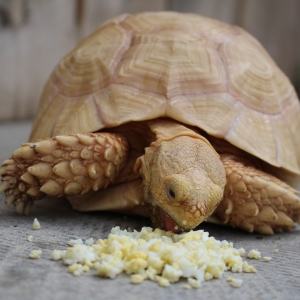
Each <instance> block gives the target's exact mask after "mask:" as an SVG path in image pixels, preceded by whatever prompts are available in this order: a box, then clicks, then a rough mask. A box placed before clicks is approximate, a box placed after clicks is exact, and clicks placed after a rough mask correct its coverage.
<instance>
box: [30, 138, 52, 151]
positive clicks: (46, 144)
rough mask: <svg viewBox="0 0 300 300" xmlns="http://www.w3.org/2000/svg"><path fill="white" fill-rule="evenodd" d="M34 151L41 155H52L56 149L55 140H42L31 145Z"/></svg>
mask: <svg viewBox="0 0 300 300" xmlns="http://www.w3.org/2000/svg"><path fill="white" fill-rule="evenodd" d="M33 147H34V149H35V151H37V152H39V153H41V154H52V152H53V151H54V150H55V149H56V148H57V141H55V140H50V139H49V140H43V141H40V142H37V143H35V144H34V145H33Z"/></svg>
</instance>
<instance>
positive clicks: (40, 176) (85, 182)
mask: <svg viewBox="0 0 300 300" xmlns="http://www.w3.org/2000/svg"><path fill="white" fill-rule="evenodd" d="M127 157H128V144H127V140H126V138H125V137H123V136H122V135H119V134H112V133H86V134H77V135H69V136H56V137H53V138H50V139H44V140H39V141H38V142H36V143H26V144H23V145H22V147H21V148H19V149H17V150H16V151H15V152H14V153H13V154H12V157H11V159H8V160H6V161H4V162H3V164H2V167H1V168H0V175H2V183H1V184H0V193H1V192H3V191H5V193H6V204H7V205H8V206H9V205H10V204H12V203H13V204H14V205H15V209H16V211H17V212H18V213H20V214H22V213H25V214H27V213H29V210H30V207H31V206H32V204H33V202H34V201H35V200H38V199H41V198H43V197H45V196H50V197H62V196H65V195H66V196H71V195H79V194H85V193H87V192H89V191H91V190H93V191H97V190H98V189H101V188H106V187H107V186H108V185H110V184H111V183H113V182H114V180H115V179H116V178H117V176H118V175H119V174H120V172H121V171H122V169H123V168H124V166H125V164H126V161H127Z"/></svg>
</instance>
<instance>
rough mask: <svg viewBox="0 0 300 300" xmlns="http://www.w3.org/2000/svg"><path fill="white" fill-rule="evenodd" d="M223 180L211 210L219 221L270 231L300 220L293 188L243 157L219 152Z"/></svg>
mask: <svg viewBox="0 0 300 300" xmlns="http://www.w3.org/2000/svg"><path fill="white" fill-rule="evenodd" d="M221 160H222V162H223V164H224V167H225V170H226V177H227V184H226V186H225V190H224V198H223V200H222V201H221V203H220V205H219V206H218V208H217V209H216V211H215V216H217V217H218V218H219V219H220V220H221V221H222V222H223V223H228V224H229V225H231V226H233V227H238V228H241V229H243V230H246V231H248V232H258V233H261V234H273V233H274V232H282V231H289V230H291V229H292V228H293V227H294V226H295V224H294V222H299V221H300V199H299V197H298V196H297V193H298V192H297V191H296V190H295V189H293V188H292V187H290V186H289V185H287V184H286V183H284V182H283V181H281V180H279V179H277V178H276V177H274V176H272V175H270V174H268V173H265V172H263V171H261V170H258V169H257V168H255V167H254V166H253V165H251V163H249V162H248V161H247V160H246V159H244V158H242V157H238V156H234V155H227V154H222V155H221Z"/></svg>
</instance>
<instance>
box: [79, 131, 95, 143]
mask: <svg viewBox="0 0 300 300" xmlns="http://www.w3.org/2000/svg"><path fill="white" fill-rule="evenodd" d="M76 136H77V138H78V140H79V141H80V143H82V144H84V145H87V146H89V145H93V144H95V138H94V137H93V136H91V135H89V134H82V133H78V134H76Z"/></svg>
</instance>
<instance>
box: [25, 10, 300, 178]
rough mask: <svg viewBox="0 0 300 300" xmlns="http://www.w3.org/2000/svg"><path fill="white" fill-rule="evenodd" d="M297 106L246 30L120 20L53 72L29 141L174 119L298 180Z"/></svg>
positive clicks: (142, 17) (181, 20)
mask: <svg viewBox="0 0 300 300" xmlns="http://www.w3.org/2000/svg"><path fill="white" fill-rule="evenodd" d="M299 115H300V106H299V100H298V98H297V95H296V93H295V91H294V88H293V87H292V85H291V83H290V82H289V80H288V78H287V77H286V76H285V75H284V74H283V73H282V72H281V71H280V69H279V68H278V67H277V65H276V64H275V62H274V61H273V60H272V59H271V57H270V56H269V55H268V54H267V52H266V51H265V50H264V49H263V47H262V46H261V45H260V43H259V42H258V41H257V40H256V39H254V38H253V37H252V36H251V35H249V34H248V33H246V32H245V31H244V30H243V29H241V28H239V27H236V26H232V25H228V24H224V23H222V22H219V21H216V20H212V19H209V18H204V17H200V16H197V15H193V14H180V13H175V12H159V13H140V14H136V15H128V14H124V15H120V16H118V17H116V18H114V19H112V20H110V21H108V22H106V23H105V24H103V25H102V26H101V27H99V28H98V29H97V30H96V31H95V32H94V33H93V34H92V35H90V36H89V37H88V38H86V39H85V40H84V41H82V42H81V43H80V44H79V45H78V46H77V47H76V48H75V49H74V50H73V51H71V52H70V53H69V54H68V55H66V56H65V57H64V58H63V59H62V60H61V62H60V63H59V64H58V65H57V66H56V68H55V70H54V71H53V73H52V74H51V76H50V78H49V80H48V82H47V84H46V86H45V88H44V91H43V93H42V96H41V100H40V104H39V106H38V110H37V114H36V118H35V122H34V126H33V129H32V133H31V136H30V140H31V141H35V140H36V139H38V138H46V137H52V136H55V135H62V134H71V133H85V132H95V131H99V130H103V129H104V128H112V127H116V126H119V125H121V124H125V123H128V122H131V121H144V120H150V119H155V118H159V117H169V118H172V119H175V120H178V121H180V122H182V123H184V124H188V125H193V126H197V127H198V128H200V129H202V130H204V131H205V132H207V133H208V134H209V135H212V136H215V137H218V138H223V139H225V140H227V141H228V142H230V143H231V144H233V145H235V146H237V147H238V148H240V149H243V150H245V151H246V152H248V153H250V154H252V155H254V156H256V157H258V158H260V159H262V160H264V161H266V162H267V163H269V164H271V165H273V166H275V167H280V168H283V169H285V170H288V171H290V172H292V173H294V174H300V152H299V151H297V149H300V139H299V138H298V135H299V132H300V118H299Z"/></svg>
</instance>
